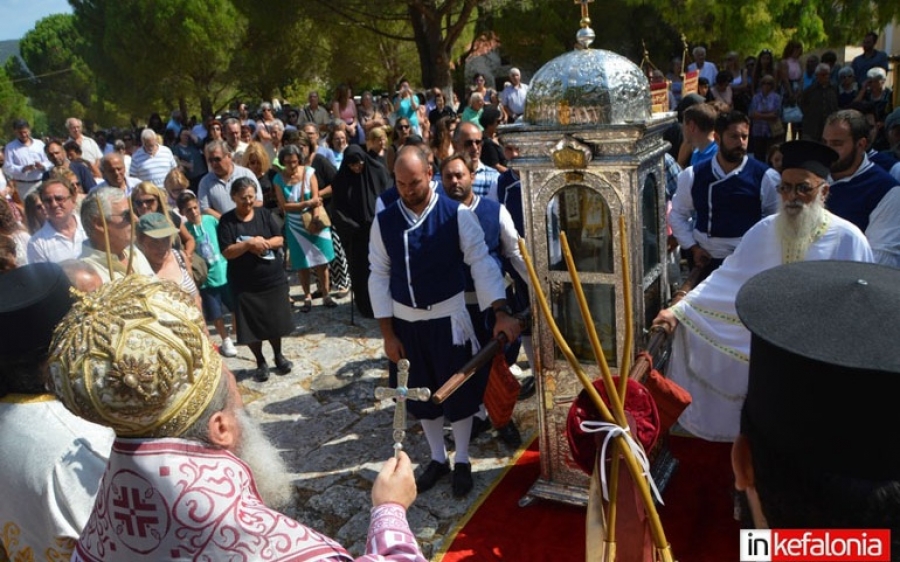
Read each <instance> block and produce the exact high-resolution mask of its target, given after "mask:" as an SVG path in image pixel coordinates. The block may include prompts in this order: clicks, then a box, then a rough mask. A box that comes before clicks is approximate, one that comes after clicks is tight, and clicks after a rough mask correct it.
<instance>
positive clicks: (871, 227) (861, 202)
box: [826, 155, 900, 268]
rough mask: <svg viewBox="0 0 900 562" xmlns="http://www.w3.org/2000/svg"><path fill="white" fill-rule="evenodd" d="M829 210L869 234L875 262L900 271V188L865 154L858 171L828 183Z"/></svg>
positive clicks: (827, 202) (867, 236)
mask: <svg viewBox="0 0 900 562" xmlns="http://www.w3.org/2000/svg"><path fill="white" fill-rule="evenodd" d="M829 183H830V184H831V191H830V195H829V197H828V201H826V206H827V207H828V210H829V211H831V212H832V213H834V214H836V215H837V216H839V217H842V218H844V219H847V220H848V221H850V222H852V223H853V224H855V225H856V226H858V227H859V229H860V230H862V231H863V232H865V233H866V238H868V239H869V244H870V245H871V246H872V252H873V253H874V254H875V261H877V262H878V263H881V264H884V265H889V266H891V267H898V268H900V185H898V183H897V180H895V179H894V178H893V177H891V175H890V174H888V173H887V172H885V171H884V170H883V169H881V168H880V167H879V166H876V165H875V164H873V163H872V162H871V161H870V160H869V159H868V157H867V156H865V155H863V160H862V163H861V164H860V165H859V168H858V169H857V170H856V171H855V172H854V173H853V174H852V175H851V176H850V177H847V178H844V179H840V180H829Z"/></svg>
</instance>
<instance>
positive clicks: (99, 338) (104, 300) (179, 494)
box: [50, 276, 425, 562]
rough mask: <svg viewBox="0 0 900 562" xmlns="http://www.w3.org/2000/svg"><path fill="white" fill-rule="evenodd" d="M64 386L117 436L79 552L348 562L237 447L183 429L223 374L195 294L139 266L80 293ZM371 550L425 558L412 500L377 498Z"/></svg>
mask: <svg viewBox="0 0 900 562" xmlns="http://www.w3.org/2000/svg"><path fill="white" fill-rule="evenodd" d="M51 352H52V355H51V361H50V372H51V377H52V381H53V385H54V387H55V390H56V393H57V395H58V396H59V397H60V399H61V400H62V402H63V403H64V404H65V406H66V407H67V408H68V409H69V410H71V411H72V412H73V413H75V414H77V415H79V416H82V417H84V418H87V419H90V420H95V421H98V422H102V423H104V424H107V425H109V426H111V427H112V428H113V429H114V430H115V431H116V435H117V439H116V441H115V443H114V445H113V451H112V453H111V455H110V462H109V465H108V468H107V471H106V474H105V475H104V476H103V480H102V482H101V484H100V489H99V491H98V493H97V501H96V503H95V505H94V508H93V512H92V513H91V515H90V519H89V520H88V522H87V524H86V526H85V530H84V532H83V533H82V535H81V537H80V538H79V540H78V542H77V544H76V546H75V553H74V555H73V558H72V559H73V560H75V561H76V562H81V561H85V562H87V561H90V562H95V561H96V562H100V561H103V562H119V561H122V562H125V561H129V562H130V561H136V560H154V561H155V560H185V561H187V560H192V561H193V560H246V561H251V560H254V561H255V560H265V561H269V560H272V561H275V560H277V561H314V560H315V561H326V560H327V561H345V560H352V557H351V556H350V555H349V554H348V553H347V551H346V550H344V548H343V547H341V546H340V545H339V544H337V543H336V542H334V541H333V540H331V539H329V538H327V537H325V536H323V535H321V534H319V533H317V532H316V531H314V530H313V529H310V528H308V527H306V526H304V525H302V524H301V523H298V522H296V521H294V520H291V519H290V518H288V517H286V516H284V515H282V514H280V513H278V512H277V511H275V510H273V509H270V508H268V507H266V506H265V505H264V504H263V502H262V500H261V499H260V496H259V493H258V491H257V489H256V486H255V484H254V478H253V475H252V474H251V472H250V469H249V468H248V467H247V465H245V464H244V463H243V462H242V461H241V460H239V459H238V458H237V457H236V456H234V455H233V454H232V453H230V452H228V451H226V450H222V449H220V448H217V447H213V446H210V445H207V444H206V443H203V442H200V441H196V440H188V439H182V438H180V436H181V435H183V434H184V433H185V432H186V431H187V430H189V429H192V428H193V427H194V425H195V424H196V423H198V420H200V419H201V417H202V416H203V415H204V413H205V412H207V410H208V408H209V406H210V404H211V403H212V401H213V399H214V397H215V395H216V394H217V392H220V389H221V385H223V384H226V381H225V380H224V376H223V370H222V365H221V358H220V357H219V355H218V354H217V353H216V352H215V350H214V349H213V347H212V345H211V344H210V342H209V339H208V338H207V337H206V335H205V334H204V333H203V318H202V316H201V314H200V311H199V310H198V309H197V307H196V306H195V305H194V303H193V302H192V301H191V299H190V298H189V297H188V296H187V295H186V294H184V293H183V292H182V291H180V290H179V289H177V287H175V286H174V285H172V284H170V283H159V282H155V281H152V280H149V279H146V278H142V277H140V276H129V277H127V278H125V279H124V280H121V281H117V282H113V283H110V284H107V285H104V286H103V287H102V288H101V289H99V290H98V291H96V292H95V293H91V294H89V295H87V296H85V297H83V298H82V300H81V301H80V302H78V303H76V304H75V306H74V307H73V309H72V311H71V312H70V313H69V314H68V315H67V316H66V317H65V318H64V319H63V321H62V322H61V323H60V325H59V327H58V329H57V331H56V333H55V334H54V340H53V344H52V346H51ZM359 560H363V561H371V562H376V561H387V560H404V561H415V562H424V560H425V559H424V557H423V556H422V554H421V552H420V550H419V548H418V546H417V544H416V541H415V537H414V536H413V534H412V532H411V531H410V529H409V525H408V523H407V521H406V514H405V510H404V509H403V508H402V507H401V506H400V505H398V504H391V503H387V504H383V505H381V506H378V507H377V508H375V509H373V511H372V520H371V524H370V529H369V537H368V542H367V554H366V556H364V557H362V558H360V559H359Z"/></svg>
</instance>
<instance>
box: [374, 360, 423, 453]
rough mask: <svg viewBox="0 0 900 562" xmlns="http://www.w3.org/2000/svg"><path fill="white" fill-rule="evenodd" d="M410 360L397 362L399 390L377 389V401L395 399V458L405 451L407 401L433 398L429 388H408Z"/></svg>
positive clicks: (381, 387) (383, 387)
mask: <svg viewBox="0 0 900 562" xmlns="http://www.w3.org/2000/svg"><path fill="white" fill-rule="evenodd" d="M408 382H409V359H401V360H400V361H398V362H397V388H389V387H386V386H380V387H378V388H376V389H375V399H376V400H384V399H386V398H394V399H396V400H397V405H396V407H395V408H394V434H393V435H394V456H395V457H397V456H399V455H400V451H402V450H403V438H404V437H406V401H407V400H418V401H419V402H427V401H428V400H429V399H430V398H431V391H430V390H428V389H427V388H408V387H407V386H406V385H407V383H408Z"/></svg>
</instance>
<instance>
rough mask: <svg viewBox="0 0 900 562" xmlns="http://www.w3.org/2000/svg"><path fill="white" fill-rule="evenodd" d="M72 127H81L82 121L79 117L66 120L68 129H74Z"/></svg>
mask: <svg viewBox="0 0 900 562" xmlns="http://www.w3.org/2000/svg"><path fill="white" fill-rule="evenodd" d="M72 125H78V126H79V127H81V126H82V123H81V119H79V118H77V117H69V118H68V119H66V129H68V128H70V127H72Z"/></svg>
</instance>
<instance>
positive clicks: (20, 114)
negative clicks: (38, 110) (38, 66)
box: [0, 68, 34, 139]
mask: <svg viewBox="0 0 900 562" xmlns="http://www.w3.org/2000/svg"><path fill="white" fill-rule="evenodd" d="M19 118H22V119H28V120H29V121H30V122H33V121H34V111H33V110H32V109H31V107H29V105H28V100H27V99H26V98H25V96H24V95H22V93H21V92H19V90H17V89H16V88H15V87H14V86H13V83H12V80H11V79H10V77H9V76H8V75H7V73H6V71H5V70H4V69H2V68H0V139H5V138H11V137H12V122H13V120H15V119H19Z"/></svg>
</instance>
